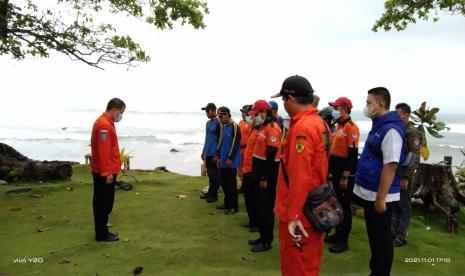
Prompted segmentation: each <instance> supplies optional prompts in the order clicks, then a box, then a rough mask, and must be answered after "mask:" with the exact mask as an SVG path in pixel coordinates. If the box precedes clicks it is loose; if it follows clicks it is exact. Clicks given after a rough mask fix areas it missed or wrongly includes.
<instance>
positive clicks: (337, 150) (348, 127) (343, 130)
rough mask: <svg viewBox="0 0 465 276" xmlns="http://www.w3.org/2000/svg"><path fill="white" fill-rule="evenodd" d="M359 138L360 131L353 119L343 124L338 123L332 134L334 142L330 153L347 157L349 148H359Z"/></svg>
mask: <svg viewBox="0 0 465 276" xmlns="http://www.w3.org/2000/svg"><path fill="white" fill-rule="evenodd" d="M359 139H360V131H359V130H358V126H357V125H356V124H355V123H354V122H352V120H350V121H347V122H345V123H343V124H339V123H338V124H337V127H336V130H335V131H334V133H333V136H332V141H333V143H332V145H331V151H330V154H331V155H334V156H339V157H344V158H347V157H348V156H349V148H358V141H359Z"/></svg>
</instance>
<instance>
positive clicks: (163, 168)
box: [154, 166, 170, 172]
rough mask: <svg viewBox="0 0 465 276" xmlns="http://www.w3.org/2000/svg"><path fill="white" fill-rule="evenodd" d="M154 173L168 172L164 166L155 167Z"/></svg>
mask: <svg viewBox="0 0 465 276" xmlns="http://www.w3.org/2000/svg"><path fill="white" fill-rule="evenodd" d="M154 171H162V172H170V171H168V169H167V168H166V167H165V166H161V167H156V168H155V169H154Z"/></svg>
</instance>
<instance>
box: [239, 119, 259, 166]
mask: <svg viewBox="0 0 465 276" xmlns="http://www.w3.org/2000/svg"><path fill="white" fill-rule="evenodd" d="M257 136H258V130H257V129H256V128H252V130H251V131H250V134H249V135H247V138H248V140H247V147H246V148H245V153H244V163H243V166H242V173H249V172H252V156H253V151H254V149H255V144H256V143H257Z"/></svg>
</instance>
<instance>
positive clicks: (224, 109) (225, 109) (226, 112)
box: [216, 106, 231, 114]
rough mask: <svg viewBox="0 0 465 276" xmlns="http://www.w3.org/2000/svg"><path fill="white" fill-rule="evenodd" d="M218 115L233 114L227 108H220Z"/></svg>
mask: <svg viewBox="0 0 465 276" xmlns="http://www.w3.org/2000/svg"><path fill="white" fill-rule="evenodd" d="M216 113H218V114H231V111H230V110H229V108H227V107H226V106H222V107H220V108H218V110H217V111H216Z"/></svg>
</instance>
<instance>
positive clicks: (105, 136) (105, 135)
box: [101, 133, 107, 141]
mask: <svg viewBox="0 0 465 276" xmlns="http://www.w3.org/2000/svg"><path fill="white" fill-rule="evenodd" d="M101 137H102V140H103V141H105V140H107V134H106V133H102V135H101Z"/></svg>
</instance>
